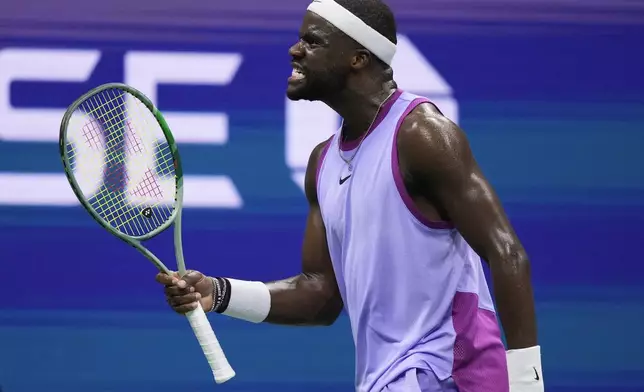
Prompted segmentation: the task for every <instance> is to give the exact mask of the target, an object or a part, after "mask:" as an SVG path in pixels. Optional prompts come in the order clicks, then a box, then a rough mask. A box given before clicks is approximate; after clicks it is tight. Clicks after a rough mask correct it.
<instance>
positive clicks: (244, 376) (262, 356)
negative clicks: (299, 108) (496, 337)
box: [0, 0, 644, 392]
mask: <svg viewBox="0 0 644 392" xmlns="http://www.w3.org/2000/svg"><path fill="white" fill-rule="evenodd" d="M31 3H34V4H36V3H37V2H30V1H23V2H21V3H18V2H15V3H13V4H9V3H7V4H3V5H2V7H1V8H0V9H2V8H5V9H4V10H3V11H2V12H0V84H2V85H1V86H0V93H2V94H4V95H3V96H4V97H7V99H5V101H6V102H5V101H3V99H2V98H0V120H2V121H1V122H0V124H2V127H3V129H4V130H0V185H1V186H0V266H1V268H2V272H3V273H2V276H3V279H2V283H1V284H0V386H2V390H3V391H4V392H25V391H41V390H48V391H83V392H91V391H108V390H109V391H147V390H150V391H151V390H155V391H164V390H168V391H170V390H185V391H188V390H189V391H201V390H211V389H213V388H214V389H218V390H222V391H259V390H262V391H266V390H276V391H277V390H279V391H349V390H351V389H352V385H353V384H352V380H353V345H352V341H351V335H350V330H349V324H348V320H347V319H346V317H344V316H343V317H341V319H340V320H339V321H338V322H337V323H336V324H335V325H334V326H332V327H330V328H308V329H307V328H289V327H277V326H270V325H250V324H247V323H244V322H239V321H236V320H231V319H227V318H224V317H215V316H213V317H211V321H212V323H213V326H214V328H215V330H216V332H217V333H218V335H219V337H220V339H221V341H222V344H223V347H224V349H225V350H226V352H227V354H228V356H229V359H230V361H231V363H232V364H233V366H235V368H236V370H237V373H238V376H237V377H236V378H235V379H234V380H233V381H231V382H230V383H227V384H225V385H223V386H217V387H216V388H215V387H214V386H213V382H212V379H211V376H210V375H209V371H208V367H207V365H206V363H205V361H204V359H203V357H202V354H201V352H200V349H199V347H198V345H197V343H196V341H195V339H194V337H193V336H192V335H191V331H190V329H189V327H188V325H187V322H186V321H185V320H184V319H183V318H181V317H179V316H176V315H175V314H173V313H171V311H170V310H169V309H168V308H167V306H166V304H165V302H164V299H163V295H162V292H161V289H160V287H158V285H157V284H156V283H155V282H154V275H155V269H154V267H153V266H152V265H151V264H149V263H147V262H146V260H145V259H143V258H142V257H141V256H139V255H138V254H137V253H136V252H134V251H133V250H132V249H131V248H130V247H128V246H126V245H125V244H124V243H122V242H120V241H119V240H117V239H116V238H113V237H112V236H110V235H109V234H107V233H106V232H104V231H103V230H102V229H100V228H99V227H98V226H97V225H96V224H95V223H94V222H93V221H92V220H91V218H90V217H89V216H88V215H87V214H86V213H85V212H84V211H83V210H81V209H80V208H79V207H78V206H76V205H62V204H65V203H66V202H64V201H63V202H61V201H60V200H69V196H70V195H69V193H66V192H65V191H62V190H61V188H57V187H56V186H54V183H52V182H47V181H50V180H51V179H52V178H54V180H53V181H54V182H56V180H55V178H58V179H60V176H61V175H62V167H61V164H60V162H59V158H58V155H57V146H56V140H57V139H56V138H57V134H58V126H59V124H58V121H59V118H60V117H56V115H54V116H53V117H52V118H54V119H55V120H56V121H50V122H47V123H45V124H41V125H38V128H37V129H36V128H34V129H31V128H29V127H28V126H22V125H21V124H20V122H19V121H18V120H16V119H15V117H11V116H12V114H11V113H15V111H16V110H23V109H25V110H37V112H31V113H32V115H33V117H34V118H36V117H38V118H45V117H47V115H46V112H45V111H46V110H55V112H54V113H59V114H62V111H63V110H64V108H66V107H67V106H68V105H69V104H70V103H71V102H72V101H73V100H74V99H75V98H76V97H77V96H78V95H80V94H81V93H83V92H85V91H86V90H88V89H90V88H92V87H94V86H96V85H98V84H101V83H106V82H111V81H125V79H126V75H125V73H126V70H125V68H126V65H125V64H126V61H125V59H126V57H127V56H128V54H131V53H133V52H135V51H156V52H163V53H165V54H166V55H169V56H170V57H172V56H173V55H178V54H180V53H186V52H190V53H236V54H238V55H239V56H241V58H242V59H243V60H242V61H241V64H240V65H239V68H238V70H237V72H236V74H235V75H234V77H233V78H232V79H231V80H230V83H227V84H226V83H224V85H220V86H212V85H206V84H197V85H186V84H181V83H172V84H170V83H165V84H161V85H160V86H159V88H158V90H157V103H158V104H159V106H160V108H161V109H162V110H163V111H164V112H165V111H168V112H184V113H189V112H190V113H195V112H196V113H200V112H201V113H204V114H205V113H209V112H213V111H216V112H224V113H226V114H227V115H228V138H227V141H226V143H225V144H224V145H208V144H203V143H187V142H186V143H181V145H180V149H181V154H182V158H183V161H184V165H185V171H186V173H187V175H202V176H214V175H220V176H222V175H223V176H227V177H228V179H229V180H230V181H231V182H232V183H233V184H234V187H235V190H236V192H237V196H238V197H237V199H235V198H234V197H232V196H231V197H232V199H235V200H236V202H230V205H228V207H225V208H222V207H221V206H219V208H218V207H217V205H210V206H206V207H207V208H206V207H204V206H203V205H202V206H201V207H199V206H195V205H192V206H188V207H187V209H186V211H185V214H184V226H185V232H184V247H185V255H186V260H187V263H188V265H189V267H191V268H194V269H200V270H203V271H205V272H207V273H210V274H217V275H227V276H234V277H238V278H245V279H262V280H272V279H280V278H283V277H287V276H291V275H294V274H296V273H297V272H298V271H299V261H300V255H299V252H300V246H301V240H302V231H303V228H304V218H305V214H306V203H305V200H304V197H303V194H302V191H301V189H300V187H299V186H298V183H297V181H294V180H293V179H292V178H293V176H296V174H297V172H298V170H299V171H300V172H301V169H302V168H301V165H302V162H301V159H299V160H297V159H295V160H289V159H288V156H289V154H295V155H297V152H298V151H299V152H300V154H303V155H305V156H308V153H309V151H310V147H312V146H311V145H310V142H311V139H312V141H317V140H322V137H321V136H320V137H317V136H316V135H313V136H311V135H309V136H308V139H307V136H306V135H307V134H306V132H307V131H308V130H307V129H301V127H300V128H298V129H297V130H295V132H298V134H299V135H300V136H301V137H303V138H304V139H307V140H308V142H302V141H298V140H300V139H297V140H295V141H293V139H291V141H290V142H289V136H288V132H287V131H286V129H287V128H288V127H289V125H288V124H287V121H288V120H287V115H286V113H287V109H286V102H285V98H284V88H285V84H286V78H287V76H288V74H289V73H290V65H289V57H288V55H287V50H288V47H289V45H290V44H292V43H293V42H294V40H295V39H296V38H297V29H298V27H299V23H300V18H301V16H302V13H303V10H304V8H305V6H306V4H307V3H306V2H302V1H295V0H279V1H275V2H270V3H271V4H272V6H273V8H270V7H269V5H268V4H264V2H258V1H257V0H243V1H236V2H234V4H233V3H231V2H226V3H219V4H217V3H218V2H213V4H210V5H202V4H197V2H179V1H171V0H163V1H155V2H152V1H149V0H145V1H139V2H129V3H128V2H125V1H119V2H111V3H110V4H109V5H105V4H103V5H101V4H94V3H92V4H90V3H88V2H80V1H76V0H64V1H57V2H51V3H47V4H38V6H37V7H35V6H34V4H31ZM54 3H55V4H54ZM130 3H136V4H130ZM391 3H392V5H393V8H394V10H395V11H396V12H397V14H398V16H399V29H400V33H401V34H404V36H405V37H406V38H405V39H406V40H408V41H409V42H410V43H411V44H412V45H413V46H414V47H415V48H416V49H417V50H418V52H419V55H420V56H422V57H424V60H418V58H417V57H414V56H413V55H412V54H407V55H404V56H403V57H404V58H402V59H401V60H399V63H398V65H399V66H398V67H397V70H398V72H399V74H397V75H400V74H401V73H402V71H400V69H403V68H404V69H406V70H411V71H406V73H407V74H411V76H412V80H414V78H417V79H418V84H419V86H424V85H428V86H429V87H426V88H425V87H423V88H424V89H425V90H423V91H426V92H428V93H432V94H434V95H433V96H435V97H436V99H437V100H438V99H439V98H442V99H443V100H447V101H445V102H448V103H449V102H451V105H452V107H453V108H456V107H457V108H458V110H453V111H452V112H453V113H454V117H455V118H454V119H455V120H457V121H458V123H459V124H460V125H461V126H462V127H463V128H464V129H465V130H466V132H467V134H468V136H469V138H470V141H471V144H472V147H473V149H474V152H475V154H476V156H477V158H478V160H479V161H480V163H481V165H482V167H483V169H484V171H485V173H486V174H487V176H488V177H489V179H490V181H491V182H492V183H493V185H494V186H495V187H496V189H497V191H498V192H499V194H500V196H501V198H502V199H503V202H504V205H505V207H506V209H507V212H508V214H509V216H510V218H511V220H512V222H513V224H514V225H515V227H516V230H517V231H518V234H519V235H520V237H521V239H522V240H523V242H524V243H525V246H526V248H527V250H528V252H529V254H530V256H531V259H532V262H533V277H534V284H535V295H536V300H537V310H538V316H539V332H540V341H541V344H542V346H543V366H544V371H545V380H546V385H547V387H548V388H547V390H549V391H573V390H575V391H576V390H579V391H582V390H583V391H589V390H593V391H594V390H596V391H644V339H642V338H641V336H640V335H641V331H644V286H643V285H642V283H641V277H642V275H643V273H644V266H643V265H644V263H643V261H644V260H643V258H642V256H641V255H642V253H641V249H640V245H641V244H642V242H643V241H644V229H643V228H642V227H643V226H644V170H642V169H643V168H644V158H642V157H640V155H639V153H640V152H641V150H642V146H644V76H643V73H642V70H644V54H643V53H644V52H643V51H642V41H643V40H644V24H643V22H642V21H644V11H643V9H644V6H642V5H639V4H640V3H639V2H626V1H616V0H611V1H608V0H604V1H595V2H592V4H591V3H584V4H582V3H581V2H579V3H578V2H572V1H552V2H547V1H537V0H532V1H522V2H520V4H516V3H515V2H513V1H509V0H507V1H495V2H493V1H487V0H486V1H478V2H468V1H465V0H459V1H453V2H423V1H420V0H416V1H412V0H404V1H396V2H394V1H392V2H391ZM25 49H29V50H32V53H34V52H33V51H36V52H35V53H41V54H40V55H39V56H44V57H42V60H41V61H42V62H43V63H44V64H46V66H47V67H49V68H50V69H51V70H52V74H54V73H56V74H57V75H59V74H60V72H64V71H60V70H61V69H63V70H64V69H67V70H69V69H72V68H74V67H75V66H76V65H78V63H77V61H76V60H74V58H72V57H70V56H68V57H67V58H64V59H62V60H60V59H58V60H54V58H55V57H53V56H50V55H49V54H44V55H43V54H42V53H43V52H38V51H42V50H45V49H55V50H61V49H86V50H97V51H99V54H100V57H99V59H98V62H97V63H96V66H95V67H94V68H92V69H91V72H90V73H89V78H88V79H87V80H83V78H82V77H79V81H77V82H64V81H62V82H61V81H55V80H47V79H51V78H47V74H46V73H45V75H43V76H30V77H25V76H23V77H12V75H14V74H15V73H16V72H17V70H16V67H17V68H18V69H22V70H23V71H24V69H25V68H28V67H26V66H25V65H24V64H25V61H23V63H21V64H23V65H21V66H16V65H15V64H14V65H11V64H10V62H11V61H9V60H7V59H8V58H9V57H10V56H7V53H14V54H12V55H11V56H14V57H16V58H19V59H20V58H21V57H20V56H23V55H24V53H25V52H24V50H25ZM16 50H19V51H23V52H16ZM15 53H18V54H15ZM21 53H22V54H21ZM52 53H53V52H52ZM3 55H4V57H3ZM24 56H26V55H24ZM14 57H11V58H14ZM25 58H26V57H25ZM23 60H24V58H23ZM3 61H4V62H3ZM12 61H13V60H12ZM27 63H28V61H27ZM428 63H431V66H433V69H434V70H435V71H436V72H437V73H439V74H440V75H441V77H442V81H441V80H440V79H441V78H436V77H435V78H434V79H432V80H431V81H429V82H428V80H424V79H423V80H421V79H422V78H430V79H431V75H430V76H424V75H427V72H428V71H427V64H428ZM418 64H421V65H422V67H425V71H422V70H418V69H420V68H422V67H421V66H420V65H418ZM157 66H158V67H159V68H164V67H165V68H167V65H164V64H157V65H153V67H152V68H154V67H157ZM12 67H13V68H12ZM406 67H407V68H406ZM419 67H420V68H419ZM59 71H60V72H59ZM57 72H58V73H57ZM150 72H151V73H154V72H155V71H154V70H153V69H151V70H150ZM212 72H213V73H214V74H216V73H218V72H222V71H221V70H220V69H217V68H216V67H215V68H213V69H212ZM414 72H417V73H414ZM423 72H425V73H423ZM178 73H179V74H182V71H181V70H180V69H179V71H178ZM81 76H82V72H81ZM407 76H408V79H409V76H410V75H407ZM401 77H402V76H401ZM137 81H140V80H138V79H133V80H130V82H131V83H132V84H133V85H134V86H137ZM443 82H444V83H443ZM446 85H449V88H447V87H445V86H446ZM403 87H404V88H407V89H412V90H413V89H414V85H413V83H411V85H410V83H408V84H407V85H406V86H403ZM432 89H434V90H432ZM430 95H431V94H430ZM450 99H452V101H449V100H450ZM3 105H4V106H3ZM446 105H447V104H446ZM2 117H4V118H2ZM315 122H316V121H311V127H312V128H314V127H315V126H316V125H315V124H314V123H315ZM170 125H171V126H172V123H171V124H170ZM36 126H37V125H36V124H35V123H34V125H33V127H36ZM12 127H13V128H12ZM291 128H292V127H291ZM23 132H24V134H27V133H29V134H33V135H36V136H33V137H28V136H22V137H21V136H19V135H21V134H22V133H23ZM12 135H13V136H12ZM16 135H18V136H16ZM302 135H304V136H302ZM25 175H27V176H31V177H25ZM50 176H53V177H50ZM25 178H27V179H32V180H33V181H27V185H22V187H20V186H19V185H20V184H24V183H25ZM63 179H64V178H63ZM59 184H60V183H59ZM65 186H66V185H65ZM65 189H66V188H65ZM13 192H17V193H13ZM186 192H187V193H188V192H193V193H194V192H196V190H195V189H194V188H193V189H192V190H191V189H190V188H187V189H186ZM222 192H223V191H222ZM16 195H18V196H16ZM72 197H73V196H72ZM231 197H229V198H228V199H226V200H228V201H230V200H231ZM213 204H216V203H213ZM170 239H171V236H169V235H164V236H163V237H162V238H161V239H159V240H155V241H153V242H152V244H151V245H150V246H151V247H152V248H153V250H154V251H155V252H156V253H157V254H159V255H160V256H161V257H162V258H165V259H166V260H168V263H172V257H173V250H172V243H171V241H170Z"/></svg>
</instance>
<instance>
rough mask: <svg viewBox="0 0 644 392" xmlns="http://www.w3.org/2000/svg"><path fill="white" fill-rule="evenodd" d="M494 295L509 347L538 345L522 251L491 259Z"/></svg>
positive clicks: (531, 298) (531, 299)
mask: <svg viewBox="0 0 644 392" xmlns="http://www.w3.org/2000/svg"><path fill="white" fill-rule="evenodd" d="M490 266H491V270H492V280H493V284H494V294H495V297H496V298H495V299H496V302H497V308H498V312H499V317H500V319H501V324H502V325H503V330H504V332H505V337H506V341H507V344H508V348H509V349H519V348H526V347H532V346H536V345H537V325H536V318H535V309H534V298H533V293H532V284H531V281H530V263H529V261H528V258H527V256H526V255H525V252H516V253H515V254H514V255H513V256H508V257H501V256H499V259H498V260H490Z"/></svg>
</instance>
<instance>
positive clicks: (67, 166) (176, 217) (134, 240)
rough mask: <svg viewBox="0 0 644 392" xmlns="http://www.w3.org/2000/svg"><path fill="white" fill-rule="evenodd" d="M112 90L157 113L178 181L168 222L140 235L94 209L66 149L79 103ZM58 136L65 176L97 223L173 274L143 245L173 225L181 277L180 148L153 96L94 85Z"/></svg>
mask: <svg viewBox="0 0 644 392" xmlns="http://www.w3.org/2000/svg"><path fill="white" fill-rule="evenodd" d="M110 89H118V90H123V91H125V92H126V93H129V94H132V95H133V96H134V97H135V98H137V99H138V100H139V101H141V103H143V105H145V106H146V107H147V108H148V110H150V112H151V113H152V114H153V115H154V118H155V119H156V121H157V123H158V124H159V126H160V127H161V130H162V132H163V135H164V136H165V138H166V141H167V142H168V147H169V148H170V151H171V153H172V159H173V165H174V173H175V184H176V185H175V186H176V192H175V203H174V209H173V211H172V214H171V215H170V216H169V217H168V219H166V221H165V222H163V224H161V226H159V227H157V228H156V229H154V230H152V231H150V232H149V233H146V234H144V235H140V236H130V235H127V234H124V233H122V232H120V231H119V230H116V229H114V228H113V227H112V226H111V225H110V224H109V223H108V222H107V221H106V220H105V219H103V218H102V217H101V216H100V215H99V214H98V213H97V212H96V211H95V210H94V208H92V206H91V205H90V203H89V201H88V200H87V199H86V198H85V197H84V195H83V194H82V191H81V190H80V186H79V185H78V182H76V178H75V177H74V174H73V170H72V167H71V162H70V160H69V153H68V151H67V145H66V144H67V137H66V135H67V126H68V124H69V120H70V119H71V117H72V115H73V114H74V112H76V110H77V109H78V108H79V107H80V105H81V104H82V103H83V102H85V101H87V100H88V99H89V98H90V97H92V96H94V95H97V94H99V93H101V92H103V91H105V90H110ZM58 139H59V146H58V147H59V150H60V156H61V159H62V161H63V168H64V170H65V175H66V176H67V179H68V180H69V182H70V183H71V185H72V186H71V188H72V190H73V191H74V194H75V195H76V198H77V199H78V201H79V202H80V203H81V204H82V205H83V207H84V208H85V209H86V210H87V211H88V212H89V213H90V215H91V216H92V218H93V219H94V220H95V221H96V222H98V223H99V224H100V225H101V226H102V227H103V228H105V229H106V230H107V231H109V232H110V233H112V234H114V235H115V236H116V237H118V238H120V239H121V240H123V241H125V242H126V243H127V244H129V245H131V246H133V247H134V248H135V249H136V250H138V251H139V252H141V253H142V254H143V255H144V256H145V257H147V258H148V259H149V260H150V261H152V263H154V265H155V266H156V267H157V268H158V269H159V270H160V271H162V272H164V273H166V274H168V275H171V273H172V272H171V271H170V270H169V269H168V267H166V265H165V264H164V263H163V262H162V261H161V260H160V259H159V258H158V257H156V256H155V255H154V254H153V253H152V252H150V251H149V250H148V249H146V248H145V247H144V246H142V245H141V242H143V241H146V240H148V239H150V238H152V237H154V236H156V235H158V234H159V233H161V232H163V231H165V230H166V229H168V227H170V225H172V224H174V241H175V256H176V260H177V268H178V270H179V274H180V275H181V276H183V275H185V273H186V268H185V260H184V257H183V246H182V241H181V209H182V208H183V170H182V167H181V157H180V156H179V148H178V147H177V144H176V142H175V140H174V136H173V135H172V132H171V131H170V127H169V126H168V124H167V123H166V121H165V118H164V117H163V115H162V114H161V112H160V111H159V110H158V109H157V107H156V106H155V105H154V104H153V103H152V101H150V99H149V98H148V97H146V96H145V95H144V94H143V93H141V92H140V91H139V90H137V89H135V88H134V87H131V86H128V85H126V84H123V83H106V84H103V85H100V86H98V87H95V88H93V89H91V90H90V91H88V92H87V93H85V94H83V95H82V96H80V97H79V98H78V99H76V100H75V101H74V102H73V103H72V104H71V105H69V107H68V108H67V110H66V111H65V114H64V115H63V119H62V121H61V124H60V135H59V138H58Z"/></svg>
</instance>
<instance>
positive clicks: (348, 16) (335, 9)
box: [307, 0, 396, 65]
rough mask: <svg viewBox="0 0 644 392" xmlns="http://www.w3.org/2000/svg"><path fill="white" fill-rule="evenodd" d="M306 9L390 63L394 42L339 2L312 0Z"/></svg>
mask: <svg viewBox="0 0 644 392" xmlns="http://www.w3.org/2000/svg"><path fill="white" fill-rule="evenodd" d="M307 10H308V11H311V12H313V13H315V14H317V15H319V16H320V17H322V18H324V19H326V20H327V21H328V22H329V23H331V24H332V25H334V26H335V27H337V28H338V29H340V30H342V32H344V33H345V34H346V35H348V36H349V37H351V38H353V39H354V40H356V42H358V43H359V44H360V45H362V46H364V47H365V48H366V49H368V50H369V51H370V52H372V53H373V54H375V55H376V56H378V58H379V59H380V60H382V61H384V62H385V63H387V65H391V60H392V59H393V58H394V55H395V54H396V44H394V43H393V42H391V41H389V40H388V39H387V38H385V37H384V36H383V35H382V34H380V33H379V32H377V31H376V30H374V29H373V28H372V27H371V26H369V25H367V24H366V23H365V22H363V21H362V20H361V19H360V18H358V17H357V16H355V15H354V14H352V13H351V12H349V11H348V10H347V9H346V8H344V7H343V6H341V5H340V4H338V3H336V2H335V1H333V0H313V2H312V3H311V4H309V7H308V8H307Z"/></svg>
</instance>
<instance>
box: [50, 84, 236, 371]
mask: <svg viewBox="0 0 644 392" xmlns="http://www.w3.org/2000/svg"><path fill="white" fill-rule="evenodd" d="M109 89H118V90H123V91H125V92H126V93H129V94H131V95H132V96H134V97H135V98H137V99H138V100H140V101H141V103H143V104H144V105H145V106H146V107H147V109H148V110H150V112H151V113H152V114H153V115H154V117H155V119H156V121H157V123H158V124H159V126H160V127H161V130H162V131H163V134H164V136H165V138H166V141H167V142H168V146H169V147H170V151H171V153H172V158H173V165H174V170H175V181H176V192H175V204H174V210H173V211H172V213H171V214H170V216H169V217H168V219H167V220H166V221H165V222H164V223H163V224H162V225H160V226H159V227H157V228H156V229H154V230H152V231H150V232H149V233H146V234H144V235H141V236H130V235H127V234H124V233H122V232H120V231H119V230H116V229H114V228H113V227H112V226H111V225H110V224H109V223H108V222H107V221H106V220H105V219H103V218H102V217H101V216H100V215H99V214H98V213H97V212H96V211H95V210H94V209H93V208H92V207H91V205H90V204H89V202H88V201H87V200H86V198H85V197H84V195H83V193H82V192H81V190H80V186H79V185H78V182H77V181H76V179H75V177H74V174H73V169H72V167H71V162H70V160H69V154H68V152H67V145H66V144H67V137H66V135H67V126H68V124H69V120H70V118H71V116H72V115H73V114H74V112H75V111H76V110H77V109H78V108H79V107H80V105H81V104H82V103H83V102H85V101H86V100H87V99H89V98H90V97H92V96H94V95H97V94H99V93H101V92H102V91H105V90H109ZM59 149H60V154H61V155H60V156H61V160H62V162H63V168H64V171H65V175H66V176H67V179H68V180H69V182H70V184H71V188H72V190H73V191H74V194H75V195H76V198H77V199H78V201H79V202H80V203H81V204H82V206H83V207H84V208H85V210H86V211H87V212H89V214H90V216H91V217H92V218H93V219H94V220H95V221H96V222H98V223H99V224H100V225H101V226H102V227H103V228H105V229H106V230H107V231H109V232H110V233H112V234H113V235H115V236H116V237H117V238H120V239H121V240H123V241H124V242H126V243H127V244H129V245H131V246H133V247H134V248H135V249H136V250H138V251H139V252H141V253H142V254H143V255H144V256H145V257H146V258H148V259H149V260H150V261H152V263H154V265H155V266H156V267H157V268H158V269H159V270H160V271H162V272H164V273H166V274H167V275H171V274H172V272H171V271H170V270H169V269H168V268H167V267H166V266H165V264H163V262H161V260H160V259H159V258H158V257H156V256H155V255H154V254H153V253H152V252H151V251H150V250H148V249H147V248H145V247H144V246H143V245H142V244H141V243H142V242H143V241H145V240H148V239H150V238H152V237H154V236H156V235H158V234H159V233H161V232H163V231H165V230H166V229H168V227H170V225H173V224H174V246H175V257H176V263H177V268H178V272H179V275H180V276H184V275H185V274H186V267H185V260H184V257H183V245H182V236H181V211H182V208H183V171H182V168H181V158H180V156H179V149H178V147H177V144H176V142H175V139H174V136H173V135H172V132H171V131H170V127H169V126H168V124H167V123H166V121H165V119H164V117H163V115H162V114H161V112H160V111H159V110H158V109H157V108H156V106H154V104H153V103H152V101H150V99H149V98H148V97H146V96H145V95H144V94H143V93H141V92H140V91H139V90H137V89H135V88H133V87H131V86H129V85H126V84H123V83H106V84H103V85H100V86H98V87H95V88H93V89H91V90H90V91H88V92H87V93H85V94H83V95H82V96H80V97H79V98H78V99H76V100H75V101H74V102H73V103H72V104H71V105H69V107H68V108H67V110H66V111H65V114H64V115H63V119H62V120H61V125H60V135H59ZM197 305H198V306H197V309H195V310H193V311H190V312H188V313H186V317H187V318H188V320H189V321H190V324H191V326H192V329H193V330H194V332H195V334H196V335H197V337H198V340H199V343H200V345H201V346H202V350H204V354H206V357H207V358H208V363H209V364H210V366H211V369H212V370H213V374H214V377H215V381H216V382H217V384H222V383H224V382H226V381H228V380H230V379H231V378H233V377H234V376H235V371H234V370H233V369H232V367H231V366H230V364H229V363H228V360H227V359H226V356H225V354H224V353H223V350H222V349H221V346H220V345H219V342H218V339H217V338H216V336H215V334H214V332H213V330H212V328H211V326H210V324H209V322H208V319H207V317H206V314H205V313H204V310H203V308H202V307H201V305H200V304H199V303H197ZM213 358H214V359H213ZM215 362H216V364H215Z"/></svg>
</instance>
